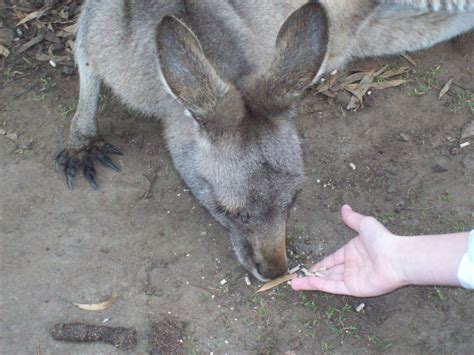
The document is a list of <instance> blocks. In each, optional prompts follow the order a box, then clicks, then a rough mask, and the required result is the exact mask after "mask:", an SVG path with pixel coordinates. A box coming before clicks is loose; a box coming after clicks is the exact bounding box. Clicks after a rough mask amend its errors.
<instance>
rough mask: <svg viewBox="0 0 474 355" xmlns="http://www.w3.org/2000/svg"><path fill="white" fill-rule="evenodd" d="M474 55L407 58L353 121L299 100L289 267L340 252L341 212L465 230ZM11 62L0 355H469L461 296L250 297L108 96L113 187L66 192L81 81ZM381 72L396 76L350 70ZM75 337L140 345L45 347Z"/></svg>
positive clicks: (0, 139)
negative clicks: (80, 333)
mask: <svg viewBox="0 0 474 355" xmlns="http://www.w3.org/2000/svg"><path fill="white" fill-rule="evenodd" d="M473 43H474V42H473V37H472V36H468V37H467V38H465V39H464V40H463V46H461V48H458V47H454V46H453V45H452V43H447V44H442V45H439V46H436V47H434V48H432V49H430V50H427V51H424V52H422V53H419V54H414V55H412V58H413V59H415V61H416V63H417V65H416V67H415V68H414V69H413V70H412V71H411V72H410V74H409V75H408V77H407V79H408V80H409V81H408V83H407V84H405V85H403V86H401V87H398V88H391V89H387V90H380V91H374V92H372V94H371V95H370V96H368V97H367V99H366V102H365V107H364V108H362V109H360V110H358V111H357V112H352V111H347V110H345V109H344V107H345V104H346V102H345V101H344V99H345V98H344V97H340V98H338V99H336V100H332V99H328V98H326V97H323V96H321V95H316V94H315V93H314V92H310V93H309V94H308V96H307V97H306V99H305V100H304V101H303V103H302V104H301V110H302V112H303V113H304V115H303V117H301V119H300V121H299V122H298V126H299V130H300V134H301V136H302V138H303V139H302V140H303V147H304V152H305V163H306V177H307V178H306V182H305V184H304V188H303V191H302V192H301V194H300V195H299V197H298V200H297V203H296V205H295V207H294V209H293V210H292V212H291V216H290V220H289V230H288V254H289V255H290V259H291V264H292V265H295V264H297V263H306V264H308V265H309V264H311V262H313V261H316V260H318V259H319V258H321V257H322V256H323V255H326V254H328V253H330V252H332V251H334V250H335V249H336V248H337V247H338V246H340V245H342V244H343V243H344V242H345V241H347V240H349V239H350V238H351V237H353V236H354V233H353V232H352V231H350V230H348V229H347V228H345V227H344V226H343V225H341V222H340V219H339V215H338V209H339V207H340V206H341V204H342V203H344V202H345V203H350V204H351V205H352V206H354V208H355V209H357V210H360V211H362V212H364V213H366V214H372V215H375V216H376V217H377V218H379V219H380V220H381V221H382V222H384V223H385V224H386V225H387V226H388V227H389V228H390V229H391V230H392V231H394V232H395V233H398V234H401V235H415V234H418V233H438V232H439V233H440V232H451V231H464V230H468V229H469V228H470V227H472V226H473V225H474V189H473V178H474V144H471V145H470V146H468V147H465V148H460V147H459V143H460V136H461V132H462V129H463V127H465V126H466V125H467V124H468V123H469V122H471V121H472V120H473V118H474V95H473V92H474V79H473V78H474V48H473V45H472V44H473ZM25 56H26V58H28V52H26V54H25ZM23 57H24V56H14V55H13V54H12V56H11V57H10V58H8V60H7V61H6V63H4V64H5V67H4V69H3V72H2V77H1V82H0V128H1V129H2V130H3V131H2V132H1V133H2V135H0V243H1V286H0V289H1V291H0V293H1V294H0V296H1V297H0V307H1V309H0V349H1V350H0V352H1V353H4V354H31V353H36V354H71V353H74V354H99V353H100V354H116V353H131V354H143V353H154V354H159V353H173V352H179V353H189V354H195V353H210V352H214V353H236V352H249V353H264V354H266V353H282V352H296V353H301V354H303V353H324V352H328V353H380V352H389V353H463V354H468V353H474V342H473V338H472V334H473V329H474V325H473V317H472V315H473V314H474V293H472V292H468V291H465V290H462V289H454V288H443V287H438V288H434V287H407V288H404V289H401V290H398V291H396V292H393V293H392V294H389V295H386V296H383V297H376V298H370V299H357V298H351V297H340V296H332V295H327V294H324V293H296V292H293V291H292V290H291V289H290V288H289V286H287V285H284V286H281V287H279V288H277V289H275V290H273V291H271V292H268V293H265V294H259V295H255V294H254V292H255V291H256V290H257V287H258V286H259V283H258V282H257V281H256V280H255V279H253V278H250V280H251V285H250V286H249V285H247V284H246V282H245V276H246V272H245V270H244V269H243V268H242V267H241V266H240V265H239V263H238V261H237V260H236V257H235V255H234V253H233V251H232V249H231V246H230V243H229V240H228V237H227V235H226V233H225V231H224V230H223V229H222V228H221V227H220V226H219V225H218V224H217V223H216V222H215V221H214V220H213V219H212V218H211V217H210V216H209V215H208V213H207V212H206V211H205V210H204V209H203V208H202V207H201V206H200V205H199V204H198V203H197V202H196V200H195V199H194V198H193V197H192V195H191V194H190V193H189V191H188V190H187V189H186V186H184V185H183V183H182V182H181V180H180V179H179V177H178V175H177V173H176V171H175V170H174V168H173V166H172V163H171V161H170V158H169V155H168V154H167V151H166V148H165V146H164V144H163V140H162V135H161V127H160V124H159V123H156V122H153V121H150V120H146V119H143V118H141V117H139V116H137V115H135V114H133V113H131V112H127V110H126V109H124V108H123V107H122V106H121V105H120V103H119V101H118V100H117V99H115V98H114V97H113V95H112V94H111V93H110V92H108V91H106V90H105V91H104V94H103V96H102V99H101V107H100V114H99V122H100V123H99V124H100V127H101V133H102V135H103V136H104V137H106V138H107V140H108V141H109V142H111V143H112V144H114V145H116V146H117V147H119V148H120V149H121V150H122V151H123V152H124V153H125V154H124V156H123V157H119V158H118V159H117V158H115V161H116V162H117V163H118V164H119V165H120V166H121V168H122V172H121V173H115V172H113V171H110V170H106V169H104V168H100V167H99V168H98V184H99V186H100V189H99V191H93V190H92V189H91V188H90V187H89V186H88V184H87V182H86V181H85V180H84V179H83V178H82V177H81V176H78V178H76V180H75V187H74V190H73V191H72V192H71V191H68V189H67V187H66V184H65V181H64V178H63V176H62V174H61V173H60V172H57V171H55V170H54V168H53V164H52V161H53V158H54V157H55V155H56V153H57V152H58V151H59V150H60V149H62V148H63V147H64V146H65V141H66V136H67V132H68V126H69V122H70V119H71V117H72V115H73V113H74V106H75V104H76V102H77V97H78V77H77V75H73V76H69V75H68V76H66V75H63V74H62V73H61V70H60V69H59V68H53V67H51V66H50V65H48V64H47V63H46V64H38V63H37V62H34V61H33V62H32V61H30V64H29V63H28V62H27V61H25V60H24V59H22V58H23ZM383 64H389V65H391V66H394V67H397V66H400V65H402V64H403V65H406V62H405V61H404V60H403V59H401V58H396V57H395V58H394V57H392V58H383V59H377V60H368V61H363V62H359V63H354V64H352V65H351V68H352V69H354V68H378V67H380V66H381V65H383ZM15 71H17V72H21V73H15ZM450 78H454V84H453V85H452V88H451V90H450V91H449V92H448V94H446V95H445V96H444V97H443V98H442V99H441V100H439V99H438V93H439V90H440V89H441V87H442V86H443V84H444V83H446V82H447V81H448V80H449V79H450ZM351 163H353V164H355V166H356V169H355V170H353V169H352V168H351V166H350V164H351ZM222 280H226V283H225V284H223V282H221V281H222ZM114 288H115V290H116V292H117V294H118V298H117V299H116V301H115V302H114V303H113V304H112V306H111V307H110V308H108V309H107V310H105V311H101V312H90V311H83V310H80V309H78V308H77V307H75V306H74V305H73V302H79V303H91V302H92V303H95V302H99V301H103V300H104V299H106V298H107V296H108V295H110V294H111V292H112V290H113V289H114ZM360 303H364V304H365V308H364V310H363V311H361V312H360V313H359V312H356V311H355V307H357V306H358V305H359V304H360ZM71 322H83V323H90V324H94V325H107V326H112V327H115V326H117V327H119V326H120V327H127V328H133V329H135V330H136V331H137V345H136V347H135V348H134V349H133V350H129V351H124V350H118V349H117V348H115V347H114V346H113V345H110V344H106V343H67V342H62V341H57V340H55V339H53V337H52V335H51V332H52V329H53V327H54V326H55V324H57V323H71Z"/></svg>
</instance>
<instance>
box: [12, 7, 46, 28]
mask: <svg viewBox="0 0 474 355" xmlns="http://www.w3.org/2000/svg"><path fill="white" fill-rule="evenodd" d="M48 10H49V8H46V9H43V10H39V11H33V12H31V13H29V14H28V15H27V16H25V17H23V19H22V20H21V21H20V22H18V23H17V24H16V26H17V27H18V26H20V25H23V24H25V23H27V22H29V21H31V20H34V19H39V18H41V17H42V16H43V15H44V14H45V12H46V11H48Z"/></svg>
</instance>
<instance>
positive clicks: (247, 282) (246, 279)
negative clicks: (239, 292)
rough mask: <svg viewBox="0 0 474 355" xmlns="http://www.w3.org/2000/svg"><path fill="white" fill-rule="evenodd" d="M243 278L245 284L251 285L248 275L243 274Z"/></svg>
mask: <svg viewBox="0 0 474 355" xmlns="http://www.w3.org/2000/svg"><path fill="white" fill-rule="evenodd" d="M244 279H245V283H246V284H247V286H251V285H252V283H251V282H250V279H249V277H248V276H247V275H245V278H244Z"/></svg>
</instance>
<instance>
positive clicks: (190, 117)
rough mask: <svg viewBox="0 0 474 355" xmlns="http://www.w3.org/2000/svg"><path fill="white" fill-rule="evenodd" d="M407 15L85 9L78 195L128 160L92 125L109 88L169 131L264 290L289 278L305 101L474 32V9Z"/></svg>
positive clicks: (345, 7)
mask: <svg viewBox="0 0 474 355" xmlns="http://www.w3.org/2000/svg"><path fill="white" fill-rule="evenodd" d="M405 3H408V1H402V0H399V1H375V0H365V1H362V0H352V1H349V0H345V1H342V0H323V1H320V2H310V3H307V4H305V1H303V0H287V1H283V0H280V1H244V0H227V1H224V0H223V1H215V0H199V1H198V0H194V1H193V0H172V1H169V0H155V1H152V0H123V1H118V0H101V1H86V2H85V4H84V7H83V11H82V13H81V16H80V19H79V26H78V32H77V37H76V53H75V56H76V62H77V65H78V68H79V74H80V94H79V103H78V107H77V111H76V113H75V115H74V117H73V119H72V122H71V128H70V134H69V139H68V145H67V148H66V149H64V150H63V151H61V152H60V153H59V154H58V156H57V158H56V163H57V165H58V166H61V167H62V168H63V171H64V174H65V176H66V181H67V184H68V186H69V188H72V184H73V179H74V177H75V175H76V172H77V171H78V170H79V169H82V170H83V173H84V177H85V178H86V179H87V180H88V181H89V183H90V185H91V186H92V187H93V188H94V189H97V182H96V171H95V168H94V161H96V160H97V161H99V162H100V163H101V164H102V165H104V166H106V167H109V168H111V169H114V170H117V171H118V170H120V169H119V167H118V166H117V165H115V164H114V163H113V161H112V160H111V159H110V157H109V155H111V154H121V152H120V151H119V150H118V149H117V148H115V147H114V146H112V145H110V144H108V143H106V142H105V141H103V140H102V139H101V138H100V136H99V134H98V128H97V122H96V118H95V117H96V116H95V115H96V111H97V103H98V96H99V89H100V83H101V82H104V83H106V84H107V85H109V86H110V87H111V88H112V89H113V91H114V92H115V94H117V95H118V96H119V97H120V98H121V99H122V100H123V102H124V103H125V104H126V105H128V106H130V107H132V108H134V109H136V110H138V111H140V112H142V113H143V114H144V115H147V116H153V117H156V118H160V119H161V120H162V121H163V125H164V139H165V140H166V143H167V146H168V149H169V152H170V154H171V157H172V160H173V162H174V165H175V167H176V169H177V170H178V172H179V173H180V175H181V177H182V178H183V180H184V182H185V183H186V184H187V185H188V186H189V188H190V189H191V191H192V192H193V194H194V196H195V197H196V198H197V200H198V201H199V202H200V203H201V204H203V205H204V206H205V207H206V208H207V209H208V211H209V212H210V214H211V215H212V216H213V217H214V218H215V219H216V220H217V221H218V222H220V223H221V224H222V226H223V227H224V228H225V229H226V230H227V231H228V233H229V235H230V239H231V242H232V245H233V247H234V250H235V253H236V255H237V258H238V260H239V261H240V263H241V264H242V265H243V266H244V267H245V268H246V269H247V270H248V271H249V272H251V273H252V274H253V275H254V276H255V277H256V278H257V279H259V280H261V281H265V280H267V279H271V278H274V277H276V276H279V275H280V274H283V273H285V272H286V270H287V257H286V248H285V234H286V222H287V217H288V213H289V210H290V207H291V205H292V202H293V201H294V199H295V196H296V193H297V191H298V189H299V187H300V186H301V184H302V181H303V159H302V151H301V146H300V141H299V138H298V134H297V131H296V128H295V125H294V122H295V120H296V119H297V110H296V108H297V104H298V101H299V99H300V97H301V96H302V94H303V93H304V91H305V89H306V88H308V87H309V86H310V85H311V84H312V83H313V82H314V81H315V80H316V79H317V78H318V76H319V75H321V74H322V73H324V72H325V71H328V70H330V69H332V68H336V67H340V66H343V65H344V64H346V63H347V62H348V61H349V60H350V59H351V58H353V57H363V56H370V55H381V54H390V53H395V52H400V51H403V50H416V49H419V48H421V47H423V46H429V45H431V44H433V43H435V42H437V41H442V40H445V39H447V38H449V37H451V36H453V35H455V34H458V33H461V32H462V31H465V30H468V29H470V28H472V24H473V17H472V14H471V13H468V12H461V10H463V9H464V10H466V9H465V8H466V7H467V8H470V6H471V5H472V4H471V3H470V0H467V1H465V2H464V1H457V2H456V1H451V2H449V3H451V4H454V5H452V6H455V7H456V6H457V7H456V9H455V8H454V7H452V8H450V9H451V11H453V12H452V13H451V12H448V11H447V10H446V8H447V5H446V6H445V8H444V9H443V8H438V9H437V10H439V12H436V13H434V12H433V11H432V10H433V9H435V8H434V6H432V9H431V10H430V9H428V10H423V9H422V6H421V3H424V4H425V5H426V2H421V1H420V2H418V1H413V2H410V4H405ZM418 3H420V4H418ZM434 3H435V1H432V2H430V4H434ZM443 4H448V3H447V2H443ZM462 4H464V5H463V6H461V5H462ZM435 10H436V9H435ZM455 10H456V11H455ZM415 18H416V19H417V20H416V21H415ZM402 25H403V28H399V27H400V26H402ZM409 26H412V27H413V28H412V30H410V28H409ZM414 29H416V30H414Z"/></svg>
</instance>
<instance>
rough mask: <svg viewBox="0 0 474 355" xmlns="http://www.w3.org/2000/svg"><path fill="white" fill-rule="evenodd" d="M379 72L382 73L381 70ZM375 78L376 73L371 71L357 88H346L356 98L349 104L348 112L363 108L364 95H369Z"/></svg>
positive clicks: (352, 98)
mask: <svg viewBox="0 0 474 355" xmlns="http://www.w3.org/2000/svg"><path fill="white" fill-rule="evenodd" d="M384 68H386V67H384ZM382 69H383V68H382ZM377 72H380V70H378V71H377ZM374 77H375V72H374V71H369V72H367V73H365V75H364V78H363V79H362V80H361V81H360V84H358V85H357V88H355V87H352V86H351V87H349V88H347V86H348V85H347V86H346V87H345V89H346V90H347V91H349V92H350V93H352V94H353V95H354V97H351V99H350V101H349V104H348V105H347V109H348V110H353V109H357V108H359V107H362V106H363V104H364V101H363V100H364V95H365V94H367V91H369V88H370V85H371V84H372V82H373V81H374ZM353 85H355V84H353ZM357 101H358V102H357Z"/></svg>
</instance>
